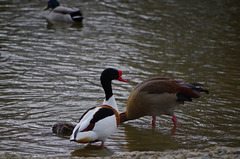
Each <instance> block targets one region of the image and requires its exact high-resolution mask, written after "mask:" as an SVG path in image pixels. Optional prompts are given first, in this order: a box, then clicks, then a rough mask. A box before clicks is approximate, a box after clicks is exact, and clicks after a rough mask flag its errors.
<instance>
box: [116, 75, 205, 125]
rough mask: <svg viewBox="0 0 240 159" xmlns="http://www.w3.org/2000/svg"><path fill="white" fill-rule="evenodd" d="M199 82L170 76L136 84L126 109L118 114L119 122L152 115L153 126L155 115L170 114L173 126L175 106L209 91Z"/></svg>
mask: <svg viewBox="0 0 240 159" xmlns="http://www.w3.org/2000/svg"><path fill="white" fill-rule="evenodd" d="M201 86H202V84H200V83H187V82H183V81H178V80H173V79H170V78H160V77H157V78H152V79H149V80H146V81H144V82H142V83H140V84H139V85H137V86H136V87H135V88H134V89H133V91H132V92H131V94H130V96H129V98H128V101H127V108H126V111H125V112H123V113H121V114H120V122H121V123H123V122H125V121H127V120H134V119H138V118H140V117H143V116H152V125H153V126H155V120H156V116H159V115H162V114H165V115H170V116H172V120H173V123H174V126H175V127H177V120H176V117H175V115H174V113H173V111H174V109H175V107H176V106H177V105H179V104H184V101H192V98H199V97H200V96H201V93H202V92H205V93H209V91H208V90H206V89H203V88H201Z"/></svg>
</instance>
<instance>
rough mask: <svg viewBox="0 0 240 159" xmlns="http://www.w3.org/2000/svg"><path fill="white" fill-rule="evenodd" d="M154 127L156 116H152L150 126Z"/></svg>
mask: <svg viewBox="0 0 240 159" xmlns="http://www.w3.org/2000/svg"><path fill="white" fill-rule="evenodd" d="M155 127H156V116H152V128H155Z"/></svg>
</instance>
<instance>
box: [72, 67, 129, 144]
mask: <svg viewBox="0 0 240 159" xmlns="http://www.w3.org/2000/svg"><path fill="white" fill-rule="evenodd" d="M121 76H122V71H120V70H119V71H118V70H116V69H113V68H108V69H105V70H104V71H103V72H102V74H101V77H100V79H101V84H102V87H103V89H104V92H105V100H104V102H103V104H102V105H100V106H96V107H92V108H90V109H88V110H87V111H86V112H85V113H84V114H83V115H82V116H81V118H80V120H79V123H78V124H77V125H76V126H75V128H74V130H73V132H72V135H71V137H70V141H75V142H79V143H91V142H96V141H101V142H102V144H101V147H103V146H104V142H105V141H106V139H107V138H108V137H109V136H110V135H112V134H113V133H114V132H115V130H116V129H117V127H118V124H119V112H118V106H117V103H116V101H115V98H114V95H113V92H112V85H111V82H112V80H114V79H116V80H119V81H123V82H126V80H124V79H122V78H121Z"/></svg>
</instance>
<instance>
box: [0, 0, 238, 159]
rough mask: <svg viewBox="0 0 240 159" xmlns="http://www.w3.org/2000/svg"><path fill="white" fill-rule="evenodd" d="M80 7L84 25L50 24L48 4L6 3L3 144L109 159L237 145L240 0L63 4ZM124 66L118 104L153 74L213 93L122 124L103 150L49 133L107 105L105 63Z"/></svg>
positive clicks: (38, 152)
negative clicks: (153, 125)
mask: <svg viewBox="0 0 240 159" xmlns="http://www.w3.org/2000/svg"><path fill="white" fill-rule="evenodd" d="M60 2H62V4H63V5H68V6H71V7H73V6H74V7H76V8H80V9H81V11H82V12H83V15H84V17H85V18H84V20H83V22H82V24H79V25H63V24H59V25H52V24H50V23H48V22H47V21H46V20H45V18H44V15H46V14H47V13H48V12H44V11H42V10H41V9H42V7H44V5H45V3H46V2H45V1H36V2H30V1H26V0H21V1H20V0H12V1H7V0H5V1H1V2H0V3H1V5H0V14H1V16H0V28H1V29H0V47H1V48H0V90H1V91H0V107H1V109H0V134H1V135H0V150H1V151H2V152H10V153H19V154H23V155H25V156H30V155H32V156H39V157H43V156H66V157H69V156H110V155H113V154H120V153H122V152H129V151H163V150H168V149H171V150H174V149H180V148H186V149H191V148H205V147H209V146H214V145H224V146H232V147H236V146H239V143H240V137H239V136H240V120H239V112H240V108H239V103H240V100H239V90H240V86H239V83H240V74H239V72H240V64H239V60H240V54H239V51H240V43H239V42H240V38H239V35H240V23H239V15H240V3H239V2H238V1H234V0H229V1H223V0H216V1H214V0H208V1H197V0H194V1H187V0H182V1H177V0H171V1H170V0H161V1H157V0H148V1H136V0H133V1H108V0H104V1H87V0H82V1H70V0H66V1H60ZM107 67H114V68H117V69H120V70H122V71H123V77H124V78H125V79H127V80H128V82H127V83H121V82H117V81H114V82H113V89H114V94H115V97H116V100H117V102H118V105H119V110H120V111H121V112H122V111H124V110H125V106H126V100H127V98H128V96H129V94H130V92H131V90H132V89H133V88H134V87H135V86H136V85H137V84H138V83H139V82H141V81H143V80H146V79H148V78H151V77H156V76H161V77H171V78H174V79H179V80H184V81H187V82H200V83H203V84H204V85H205V87H206V88H207V89H209V90H210V94H209V95H205V96H203V97H202V98H200V99H195V100H194V101H193V102H189V103H185V105H182V106H179V107H178V108H177V109H176V110H175V114H176V116H177V118H178V129H177V131H176V133H175V135H172V131H171V128H172V126H173V124H172V121H171V117H168V116H161V117H157V126H156V129H155V130H152V128H151V117H143V118H141V119H138V120H135V121H129V122H127V123H125V124H122V125H120V127H119V129H118V130H117V132H116V133H115V134H114V135H112V136H111V137H110V138H109V139H108V140H107V141H106V143H105V146H106V148H104V149H100V148H99V147H98V145H99V144H100V143H95V144H93V145H87V146H86V145H84V144H78V143H73V142H70V141H69V139H67V138H61V137H58V136H56V135H54V134H53V133H52V132H51V127H52V125H54V124H55V123H57V122H71V123H73V124H75V123H76V122H77V121H78V119H79V118H80V116H81V115H82V113H83V112H85V110H87V109H88V108H89V107H92V106H95V105H100V104H101V103H102V101H103V98H104V93H103V90H102V88H101V85H100V81H99V76H100V73H101V72H102V70H103V69H105V68H107Z"/></svg>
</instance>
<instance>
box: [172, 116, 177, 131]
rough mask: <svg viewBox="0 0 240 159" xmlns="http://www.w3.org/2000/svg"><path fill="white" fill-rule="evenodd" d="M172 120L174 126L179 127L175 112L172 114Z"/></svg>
mask: <svg viewBox="0 0 240 159" xmlns="http://www.w3.org/2000/svg"><path fill="white" fill-rule="evenodd" d="M172 121H173V124H174V128H177V118H176V116H175V115H174V114H173V115H172Z"/></svg>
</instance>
